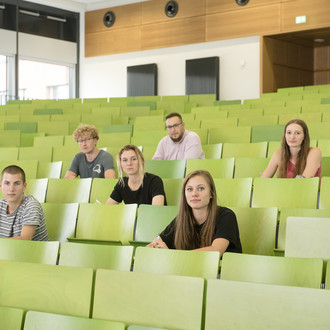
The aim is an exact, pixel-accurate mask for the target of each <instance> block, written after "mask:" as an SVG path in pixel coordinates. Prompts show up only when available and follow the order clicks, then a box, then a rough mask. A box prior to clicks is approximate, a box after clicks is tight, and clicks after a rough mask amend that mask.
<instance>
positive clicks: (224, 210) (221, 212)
mask: <svg viewBox="0 0 330 330" xmlns="http://www.w3.org/2000/svg"><path fill="white" fill-rule="evenodd" d="M217 216H218V217H219V218H222V217H226V216H229V217H235V218H236V215H235V213H234V211H233V210H231V209H229V208H228V207H224V206H220V207H219V208H218V212H217Z"/></svg>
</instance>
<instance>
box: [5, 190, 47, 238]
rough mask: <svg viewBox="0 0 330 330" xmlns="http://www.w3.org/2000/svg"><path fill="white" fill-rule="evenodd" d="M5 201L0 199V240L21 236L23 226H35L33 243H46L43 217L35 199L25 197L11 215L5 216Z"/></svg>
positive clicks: (45, 228) (6, 204)
mask: <svg viewBox="0 0 330 330" xmlns="http://www.w3.org/2000/svg"><path fill="white" fill-rule="evenodd" d="M7 206H8V203H7V200H6V199H5V198H1V199H0V238H8V237H16V236H20V235H21V231H22V228H23V226H25V225H27V226H37V228H36V231H35V233H34V236H33V238H32V240H33V241H48V232H47V227H46V221H45V215H44V212H43V210H42V207H41V205H40V203H39V202H38V200H37V199H35V198H34V197H33V196H32V195H29V196H27V195H25V194H24V198H23V201H22V204H21V205H20V206H19V207H18V208H17V209H16V210H15V212H13V213H11V214H7Z"/></svg>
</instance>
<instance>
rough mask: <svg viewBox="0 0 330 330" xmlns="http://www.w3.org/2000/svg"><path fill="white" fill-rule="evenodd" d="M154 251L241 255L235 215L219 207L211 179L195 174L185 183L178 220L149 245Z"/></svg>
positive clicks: (207, 175) (200, 171)
mask: <svg viewBox="0 0 330 330" xmlns="http://www.w3.org/2000/svg"><path fill="white" fill-rule="evenodd" d="M148 246H149V247H153V248H163V249H166V248H169V249H180V250H193V249H196V250H204V251H219V252H220V253H221V255H222V254H223V253H224V252H225V251H228V252H239V253H241V252H242V247H241V242H240V238H239V231H238V225H237V220H236V216H235V213H234V212H233V211H232V210H230V209H228V208H226V207H220V206H218V205H217V194H216V189H215V184H214V181H213V179H212V176H211V175H210V173H209V172H207V171H202V170H199V171H194V172H191V173H190V174H188V175H187V177H186V178H185V180H184V182H183V186H182V192H181V200H180V207H179V213H178V215H177V217H176V218H175V219H174V220H173V221H172V222H171V223H170V224H169V225H168V226H167V227H166V228H165V230H164V231H163V232H162V233H161V234H159V236H158V237H157V238H155V239H154V240H153V242H152V243H150V244H149V245H148Z"/></svg>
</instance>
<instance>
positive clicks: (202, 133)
mask: <svg viewBox="0 0 330 330" xmlns="http://www.w3.org/2000/svg"><path fill="white" fill-rule="evenodd" d="M189 130H190V131H193V132H195V133H196V134H197V135H198V136H199V138H200V139H201V144H208V143H211V142H209V130H208V129H207V128H194V129H189ZM215 143H217V142H215Z"/></svg>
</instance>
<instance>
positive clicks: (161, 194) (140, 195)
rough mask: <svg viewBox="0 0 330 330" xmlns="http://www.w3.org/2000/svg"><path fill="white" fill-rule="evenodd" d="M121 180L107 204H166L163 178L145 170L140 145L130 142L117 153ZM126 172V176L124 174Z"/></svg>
mask: <svg viewBox="0 0 330 330" xmlns="http://www.w3.org/2000/svg"><path fill="white" fill-rule="evenodd" d="M117 168H118V175H119V180H118V182H117V184H116V186H115V187H114V189H113V191H112V193H111V195H110V197H109V199H108V200H107V201H106V204H118V203H120V202H122V201H124V203H125V204H138V205H140V204H152V205H166V197H165V191H164V185H163V181H162V179H161V178H160V177H159V176H157V175H154V174H151V173H145V172H144V157H143V154H142V152H141V151H140V149H139V148H138V147H136V146H135V145H132V144H128V145H126V146H125V147H123V148H122V149H121V150H120V152H119V154H118V155H117ZM124 173H125V174H126V176H124Z"/></svg>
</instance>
